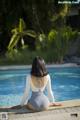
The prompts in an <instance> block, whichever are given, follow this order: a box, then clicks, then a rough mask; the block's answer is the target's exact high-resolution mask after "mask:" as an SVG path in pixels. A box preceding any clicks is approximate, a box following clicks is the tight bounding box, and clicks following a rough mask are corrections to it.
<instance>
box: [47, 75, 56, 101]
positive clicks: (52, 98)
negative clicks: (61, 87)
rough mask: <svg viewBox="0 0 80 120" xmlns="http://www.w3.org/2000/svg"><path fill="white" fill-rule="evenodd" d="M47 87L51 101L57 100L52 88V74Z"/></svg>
mask: <svg viewBox="0 0 80 120" xmlns="http://www.w3.org/2000/svg"><path fill="white" fill-rule="evenodd" d="M46 88H47V92H48V98H49V100H50V101H51V102H55V99H54V95H53V91H52V88H51V78H50V75H48V82H47V86H46Z"/></svg>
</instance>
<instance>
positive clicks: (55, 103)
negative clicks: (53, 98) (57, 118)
mask: <svg viewBox="0 0 80 120" xmlns="http://www.w3.org/2000/svg"><path fill="white" fill-rule="evenodd" d="M49 106H50V107H54V106H62V104H61V103H58V102H53V103H50V105H49Z"/></svg>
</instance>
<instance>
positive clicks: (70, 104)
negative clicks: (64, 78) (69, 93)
mask: <svg viewBox="0 0 80 120" xmlns="http://www.w3.org/2000/svg"><path fill="white" fill-rule="evenodd" d="M62 104H63V105H62V106H60V107H51V108H50V109H49V110H47V111H42V112H35V113H32V112H31V111H29V110H28V109H26V108H21V109H14V110H9V109H2V108H0V120H80V99H78V100H69V101H63V102H62ZM4 113H5V114H6V116H7V118H8V119H1V117H2V114H4Z"/></svg>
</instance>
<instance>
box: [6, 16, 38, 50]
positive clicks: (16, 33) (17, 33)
mask: <svg viewBox="0 0 80 120" xmlns="http://www.w3.org/2000/svg"><path fill="white" fill-rule="evenodd" d="M11 32H12V34H13V35H12V37H11V40H10V42H9V45H8V50H12V49H13V48H14V47H16V45H17V44H18V42H19V40H21V43H22V46H24V39H23V37H24V36H30V37H33V38H35V37H36V33H35V32H34V31H33V30H26V25H25V22H24V20H23V19H22V18H20V20H19V24H18V26H17V27H16V28H14V29H12V31H11Z"/></svg>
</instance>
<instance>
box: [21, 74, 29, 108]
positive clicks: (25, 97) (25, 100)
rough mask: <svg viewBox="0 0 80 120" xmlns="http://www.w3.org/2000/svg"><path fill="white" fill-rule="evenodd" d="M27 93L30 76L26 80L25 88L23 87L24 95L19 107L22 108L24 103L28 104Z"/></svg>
mask: <svg viewBox="0 0 80 120" xmlns="http://www.w3.org/2000/svg"><path fill="white" fill-rule="evenodd" d="M29 91H30V75H28V76H27V78H26V87H25V90H24V95H23V97H22V100H21V103H20V105H21V106H23V105H24V103H25V102H26V103H27V102H28V95H29Z"/></svg>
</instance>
